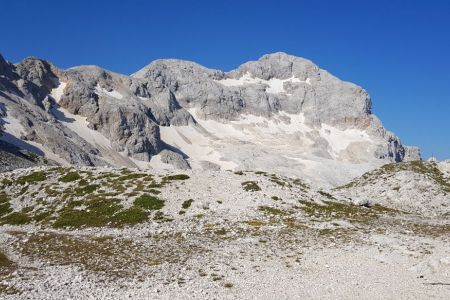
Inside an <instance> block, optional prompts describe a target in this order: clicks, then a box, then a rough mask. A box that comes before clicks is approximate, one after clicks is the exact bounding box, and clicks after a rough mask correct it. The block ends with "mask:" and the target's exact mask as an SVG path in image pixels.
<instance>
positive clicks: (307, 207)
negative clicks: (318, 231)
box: [300, 200, 401, 223]
mask: <svg viewBox="0 0 450 300" xmlns="http://www.w3.org/2000/svg"><path fill="white" fill-rule="evenodd" d="M300 203H301V204H303V206H302V207H301V209H302V210H303V211H304V212H305V213H306V214H307V215H309V216H313V217H316V218H321V219H325V220H332V219H347V220H349V221H355V222H361V223H365V222H369V221H371V220H373V219H376V218H378V217H379V216H380V215H381V214H386V213H389V214H394V213H401V212H400V211H398V210H395V209H390V208H387V207H383V206H381V205H374V206H372V207H370V208H369V207H364V206H358V205H354V204H350V203H344V202H337V201H323V204H320V203H317V202H314V201H306V200H300Z"/></svg>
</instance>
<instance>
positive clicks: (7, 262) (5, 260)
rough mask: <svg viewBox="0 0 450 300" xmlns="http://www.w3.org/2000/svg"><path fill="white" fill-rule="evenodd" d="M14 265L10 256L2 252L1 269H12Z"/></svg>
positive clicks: (0, 256) (0, 258)
mask: <svg viewBox="0 0 450 300" xmlns="http://www.w3.org/2000/svg"><path fill="white" fill-rule="evenodd" d="M12 265H13V263H12V261H10V260H9V259H8V256H6V254H4V253H3V252H2V251H0V267H10V266H12Z"/></svg>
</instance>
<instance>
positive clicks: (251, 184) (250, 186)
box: [241, 181, 261, 192]
mask: <svg viewBox="0 0 450 300" xmlns="http://www.w3.org/2000/svg"><path fill="white" fill-rule="evenodd" d="M241 185H242V187H243V189H244V190H245V191H247V192H256V191H260V190H261V188H260V187H259V185H258V184H257V183H256V182H255V181H244V182H242V183H241Z"/></svg>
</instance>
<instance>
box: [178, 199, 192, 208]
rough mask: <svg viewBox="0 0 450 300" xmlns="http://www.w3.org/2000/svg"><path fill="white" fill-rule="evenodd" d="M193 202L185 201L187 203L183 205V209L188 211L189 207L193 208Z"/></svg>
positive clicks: (190, 200)
mask: <svg viewBox="0 0 450 300" xmlns="http://www.w3.org/2000/svg"><path fill="white" fill-rule="evenodd" d="M192 202H194V200H193V199H189V200H185V201H183V203H182V204H181V207H182V208H183V209H188V208H189V207H191V205H192Z"/></svg>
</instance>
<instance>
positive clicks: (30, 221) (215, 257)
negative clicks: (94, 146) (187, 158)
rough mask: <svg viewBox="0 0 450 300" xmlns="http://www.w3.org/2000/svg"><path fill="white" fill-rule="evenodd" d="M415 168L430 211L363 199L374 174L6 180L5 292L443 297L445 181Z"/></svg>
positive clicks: (79, 171) (448, 269)
mask: <svg viewBox="0 0 450 300" xmlns="http://www.w3.org/2000/svg"><path fill="white" fill-rule="evenodd" d="M416 164H418V165H419V166H420V168H419V167H418V168H415V167H414V163H408V164H401V166H402V168H405V170H406V171H408V172H412V173H411V174H416V175H417V174H419V175H420V174H421V175H420V176H419V175H417V178H418V180H419V179H420V178H421V179H424V178H427V179H429V180H430V184H432V188H433V189H432V190H433V191H434V189H436V191H438V192H439V193H438V194H439V195H441V196H442V197H441V196H439V197H441V198H438V200H433V201H431V202H430V203H432V204H433V205H431V206H429V207H432V208H433V207H437V208H439V209H436V213H434V214H427V213H424V212H423V211H422V210H421V209H417V208H416V207H413V206H412V205H404V206H400V205H398V203H394V204H392V205H391V202H389V201H384V202H383V201H381V200H379V199H381V197H380V196H379V197H378V198H377V197H374V198H373V199H372V198H371V199H367V198H365V197H367V195H370V193H368V192H367V191H368V190H369V188H368V187H369V186H370V185H367V184H366V183H367V182H370V183H371V184H372V183H373V184H374V186H375V187H377V186H378V185H376V182H375V179H373V180H369V181H364V180H365V179H367V178H372V177H371V176H372V175H373V174H372V173H371V174H372V175H370V174H369V175H368V174H365V175H363V176H362V177H361V178H359V179H356V180H355V181H354V182H353V183H352V184H349V185H346V186H343V187H341V188H337V189H335V190H327V191H325V190H321V189H320V188H318V187H315V186H311V185H310V184H308V183H305V182H303V181H301V180H299V179H295V178H287V177H283V176H279V175H275V174H269V173H265V172H250V171H247V172H226V171H208V172H200V171H191V170H189V171H183V172H182V173H178V172H177V173H174V172H172V173H159V172H153V171H146V172H141V171H138V170H130V169H112V168H62V167H37V168H32V169H21V170H15V171H11V172H8V173H2V174H0V184H1V189H0V223H1V224H2V225H1V226H0V241H1V242H0V296H1V297H2V298H5V299H61V298H63V299H86V298H95V299H123V298H132V299H198V298H205V299H292V298H294V299H295V298H299V299H300V298H321V299H336V298H339V299H342V298H347V299H348V298H360V299H448V295H449V294H450V239H449V236H450V215H449V210H448V206H446V205H448V201H449V198H448V195H449V194H448V193H446V187H447V184H449V180H448V174H447V173H445V172H446V171H445V170H442V168H438V170H441V173H435V174H438V175H439V176H438V177H436V176H435V175H432V173H433V172H437V171H436V170H435V169H434V167H433V166H435V165H433V163H416ZM396 166H397V165H396ZM384 168H387V169H388V170H390V169H391V167H384ZM430 170H431V173H429V171H430ZM403 171H404V170H403ZM380 172H381V171H380ZM420 172H422V173H420ZM377 174H378V173H377ZM395 174H397V173H395ZM395 174H394V173H393V174H391V175H392V176H394V177H392V176H388V175H384V177H385V179H383V180H384V181H386V182H390V180H391V178H395V179H396V177H395V176H396V175H395ZM433 174H434V173H433ZM401 176H403V175H401ZM414 176H415V175H414ZM414 176H412V177H410V178H411V180H415V178H416V177H414ZM421 176H422V177H421ZM433 176H434V177H433ZM384 177H383V176H381V175H380V174H378V175H377V176H375V175H374V178H384ZM430 178H431V179H430ZM363 182H365V183H364V184H363ZM441 183H442V185H440V184H441ZM362 186H365V189H364V191H365V193H362V192H361V191H360V189H361V187H362ZM353 187H355V189H353ZM356 187H359V188H358V189H357V188H356ZM387 187H391V184H389V185H386V188H387ZM393 187H394V188H395V187H396V186H393ZM411 189H412V187H410V188H402V187H400V188H399V189H398V191H397V190H395V192H396V193H397V192H398V193H399V194H398V195H399V197H400V198H402V199H406V196H404V195H410V196H411V195H413V193H412V191H411ZM346 190H347V193H346V192H345V191H346ZM374 191H377V189H376V188H374ZM406 191H408V193H407V194H403V193H406ZM373 193H374V194H375V192H373ZM444 193H446V194H444ZM416 194H418V195H419V196H420V192H417V193H416ZM364 199H365V200H364ZM383 199H384V198H383ZM342 200H346V201H342ZM356 200H358V201H356ZM369 200H370V201H369ZM404 201H406V200H404ZM411 201H414V199H412V200H411ZM439 201H440V202H439ZM352 202H353V203H357V204H352ZM438 202H439V203H438ZM419 207H420V208H423V207H428V206H427V204H426V203H425V204H424V202H420V205H419Z"/></svg>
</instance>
